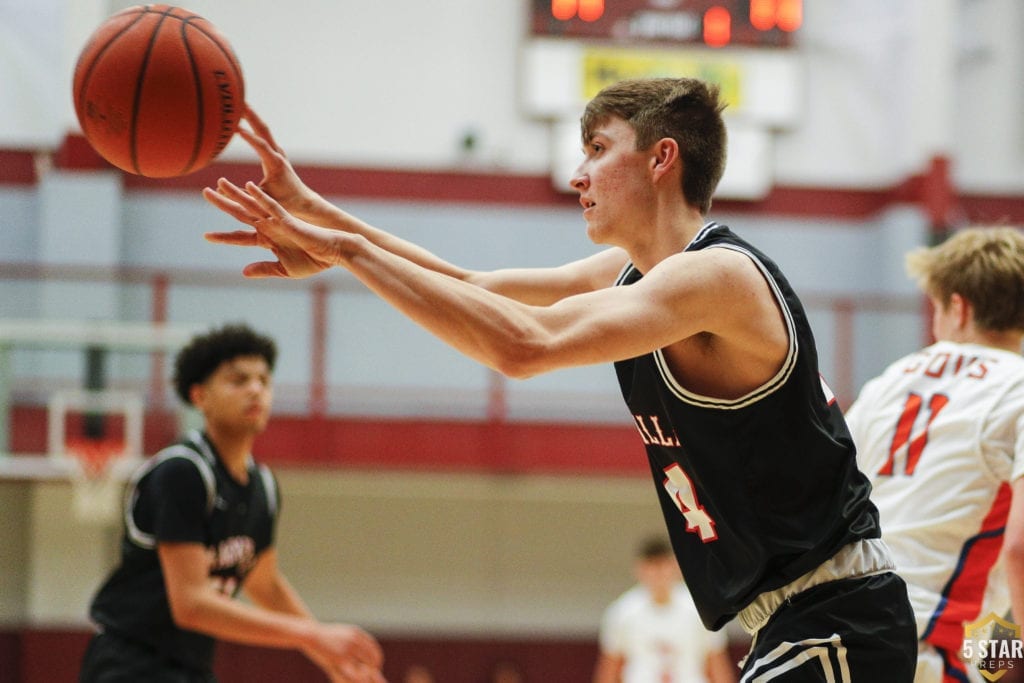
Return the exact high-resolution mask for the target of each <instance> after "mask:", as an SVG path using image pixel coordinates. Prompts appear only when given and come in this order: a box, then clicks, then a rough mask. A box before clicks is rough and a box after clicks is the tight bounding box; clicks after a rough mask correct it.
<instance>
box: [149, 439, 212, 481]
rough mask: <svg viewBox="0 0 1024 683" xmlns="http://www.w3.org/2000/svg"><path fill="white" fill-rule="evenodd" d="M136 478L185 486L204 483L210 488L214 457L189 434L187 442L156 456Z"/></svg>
mask: <svg viewBox="0 0 1024 683" xmlns="http://www.w3.org/2000/svg"><path fill="white" fill-rule="evenodd" d="M197 439H198V440H197ZM133 479H134V480H135V481H141V480H142V479H148V480H152V481H160V482H183V483H184V482H189V481H201V482H203V483H204V485H206V486H209V485H211V484H212V483H213V481H214V479H215V474H214V470H213V462H212V461H211V455H210V454H209V453H204V449H203V447H202V442H201V437H199V436H198V435H196V434H190V435H189V436H188V437H187V438H186V439H184V440H182V441H180V442H178V443H175V444H172V445H170V446H167V447H166V448H163V449H161V450H160V451H158V452H157V453H155V454H154V455H153V456H152V457H151V458H150V459H149V460H147V461H146V462H144V463H143V464H142V465H141V466H140V467H139V469H138V470H136V473H135V476H134V477H133Z"/></svg>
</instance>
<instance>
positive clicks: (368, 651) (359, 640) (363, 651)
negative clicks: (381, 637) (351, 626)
mask: <svg viewBox="0 0 1024 683" xmlns="http://www.w3.org/2000/svg"><path fill="white" fill-rule="evenodd" d="M354 643H355V645H356V646H357V648H358V651H357V653H356V657H357V658H358V659H359V661H361V662H365V663H366V664H369V665H370V666H373V667H375V668H380V665H381V664H383V663H384V651H383V650H382V649H381V647H380V643H378V642H377V641H376V639H374V637H373V636H371V635H370V634H369V633H365V632H363V631H357V632H356V637H355V641H354Z"/></svg>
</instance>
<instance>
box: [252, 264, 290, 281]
mask: <svg viewBox="0 0 1024 683" xmlns="http://www.w3.org/2000/svg"><path fill="white" fill-rule="evenodd" d="M242 275H244V276H245V277H251V278H265V277H288V273H287V272H285V269H284V266H282V265H281V263H280V262H278V261H257V262H255V263H250V264H249V265H247V266H246V267H245V268H243V269H242Z"/></svg>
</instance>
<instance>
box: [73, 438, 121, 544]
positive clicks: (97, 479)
mask: <svg viewBox="0 0 1024 683" xmlns="http://www.w3.org/2000/svg"><path fill="white" fill-rule="evenodd" d="M64 453H65V456H66V457H68V458H70V459H71V460H72V461H73V462H74V467H72V468H71V509H72V512H74V514H75V517H76V518H77V519H79V520H80V521H82V522H90V523H94V524H113V523H114V522H116V521H117V520H118V519H119V518H120V516H121V494H122V491H123V489H124V481H123V479H122V478H121V477H118V476H115V475H116V474H117V472H115V470H116V468H115V465H116V464H117V463H118V461H121V460H123V459H125V457H126V456H127V455H128V451H127V449H126V448H125V443H124V441H121V440H119V439H87V438H81V439H69V440H68V441H67V442H65V444H64Z"/></svg>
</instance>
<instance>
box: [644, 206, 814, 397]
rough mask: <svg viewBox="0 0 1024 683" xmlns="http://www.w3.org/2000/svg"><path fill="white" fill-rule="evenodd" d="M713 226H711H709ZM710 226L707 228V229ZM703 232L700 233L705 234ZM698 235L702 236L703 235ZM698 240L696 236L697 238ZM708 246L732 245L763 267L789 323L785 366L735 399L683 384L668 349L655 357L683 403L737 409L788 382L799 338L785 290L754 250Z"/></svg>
mask: <svg viewBox="0 0 1024 683" xmlns="http://www.w3.org/2000/svg"><path fill="white" fill-rule="evenodd" d="M709 227H712V226H709ZM706 230H707V228H706V229H705V231H706ZM703 234H704V233H701V235H703ZM697 239H700V235H699V236H698V238H697ZM694 241H696V240H694ZM708 248H709V249H732V250H733V251H736V252H739V253H741V254H743V255H744V256H746V257H747V258H749V259H750V260H751V261H753V262H754V264H755V265H756V266H757V267H758V269H759V270H760V271H761V274H762V275H763V276H764V279H765V281H766V282H767V283H768V285H769V287H771V290H772V294H773V295H774V297H775V300H776V301H777V302H778V304H779V308H780V309H782V317H783V319H784V321H785V323H786V335H787V336H788V337H789V349H788V350H787V351H786V358H785V359H784V360H783V362H782V366H781V367H780V368H779V371H778V372H776V373H775V375H774V376H773V377H772V378H771V379H769V380H768V381H767V382H765V383H764V384H762V385H761V386H759V387H757V388H756V389H754V390H753V391H750V392H748V393H746V394H744V395H743V396H740V397H739V398H735V399H722V398H713V397H711V396H704V395H703V394H698V393H696V392H693V391H689V390H688V389H686V388H685V387H684V386H683V385H682V384H680V383H679V382H678V381H677V380H676V378H675V377H674V376H673V375H672V371H671V370H670V369H669V367H668V361H666V359H665V353H664V351H663V350H662V349H657V350H656V351H655V352H654V361H655V364H656V365H657V366H658V371H659V372H660V373H661V378H662V380H664V382H665V385H666V386H667V387H668V388H669V389H670V390H671V391H672V393H673V394H675V396H676V398H678V399H679V400H680V401H683V402H684V403H689V404H692V405H696V406H700V407H703V408H718V409H721V410H738V409H740V408H746V407H747V406H750V405H752V404H754V403H757V402H758V401H760V400H761V399H763V398H764V397H765V396H767V395H769V394H771V393H773V392H775V391H776V390H778V389H779V388H780V387H781V386H782V385H784V384H785V383H786V380H787V379H789V376H790V375H791V374H793V368H795V367H796V360H797V354H798V350H799V349H798V345H797V340H796V323H795V322H794V321H793V313H792V311H790V310H789V306H788V305H787V303H786V299H785V297H784V296H783V295H782V291H781V290H780V289H779V285H778V283H777V282H776V281H775V278H773V277H772V275H771V273H770V272H768V269H767V268H766V267H765V265H764V264H763V263H761V261H760V259H758V258H757V257H756V256H755V255H754V254H752V253H751V252H750V251H748V250H747V249H744V248H742V247H738V246H736V245H733V244H715V245H713V246H711V247H708Z"/></svg>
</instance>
